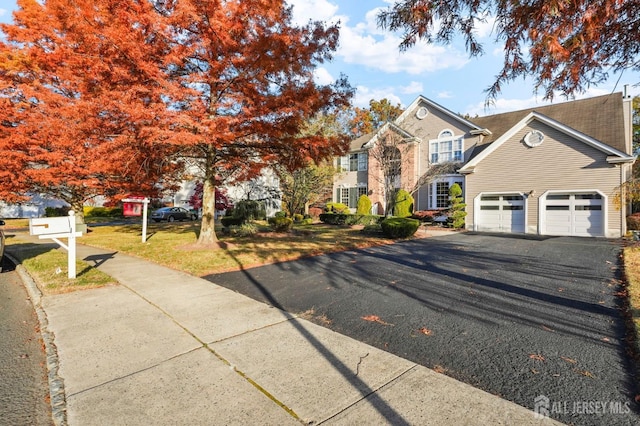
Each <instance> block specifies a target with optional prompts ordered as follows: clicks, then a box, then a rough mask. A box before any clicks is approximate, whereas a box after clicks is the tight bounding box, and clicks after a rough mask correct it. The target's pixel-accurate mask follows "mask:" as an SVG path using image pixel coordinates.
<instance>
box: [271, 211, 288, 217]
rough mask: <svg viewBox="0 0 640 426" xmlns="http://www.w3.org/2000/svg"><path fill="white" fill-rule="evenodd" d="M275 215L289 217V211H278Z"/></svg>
mask: <svg viewBox="0 0 640 426" xmlns="http://www.w3.org/2000/svg"><path fill="white" fill-rule="evenodd" d="M274 217H287V212H283V211H279V212H276V214H275V215H274Z"/></svg>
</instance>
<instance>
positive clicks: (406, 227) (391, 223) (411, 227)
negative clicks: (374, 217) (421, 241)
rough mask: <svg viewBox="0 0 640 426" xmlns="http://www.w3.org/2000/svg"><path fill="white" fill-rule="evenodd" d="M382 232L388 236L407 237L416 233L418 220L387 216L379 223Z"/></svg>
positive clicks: (418, 224)
mask: <svg viewBox="0 0 640 426" xmlns="http://www.w3.org/2000/svg"><path fill="white" fill-rule="evenodd" d="M380 226H381V227H382V232H384V235H386V236H387V237H389V238H409V237H410V236H412V235H413V234H415V233H416V231H417V230H418V227H419V226H420V221H419V220H416V219H410V218H406V217H389V218H387V219H385V220H383V221H382V223H380Z"/></svg>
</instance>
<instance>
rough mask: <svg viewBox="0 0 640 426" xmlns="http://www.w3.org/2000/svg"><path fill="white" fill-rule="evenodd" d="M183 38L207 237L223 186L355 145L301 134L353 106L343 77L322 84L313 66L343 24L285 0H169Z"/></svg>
mask: <svg viewBox="0 0 640 426" xmlns="http://www.w3.org/2000/svg"><path fill="white" fill-rule="evenodd" d="M165 14H166V15H167V16H168V17H169V19H170V21H171V28H172V29H173V37H172V38H173V40H174V41H175V43H176V46H175V50H174V57H175V58H177V59H178V60H177V61H176V62H174V63H172V69H171V70H172V73H173V76H174V77H175V78H176V79H177V80H178V81H180V82H181V83H182V85H183V87H185V88H187V89H191V90H190V91H188V90H185V92H184V94H183V97H181V98H179V99H174V102H175V105H176V106H179V108H180V113H181V125H182V129H183V131H184V132H183V134H182V137H181V139H180V144H181V145H182V146H183V147H185V148H186V151H185V155H188V156H189V157H190V158H191V159H195V161H196V163H197V165H198V166H199V167H200V170H201V171H202V176H200V178H201V179H202V181H203V183H204V187H203V206H202V209H203V214H202V226H201V230H200V235H199V238H198V243H201V244H209V243H216V241H217V237H216V234H215V230H214V213H215V196H214V194H215V187H216V186H218V185H220V184H222V183H223V182H229V181H232V180H234V179H247V178H251V177H253V176H256V175H257V174H258V173H259V172H260V170H261V169H262V168H263V167H266V166H269V165H273V164H276V163H278V164H284V165H286V166H287V167H290V168H295V167H298V166H302V165H304V164H305V162H306V161H308V160H309V159H314V160H320V159H323V158H329V157H331V156H334V155H336V154H338V153H342V152H344V151H345V149H346V148H347V146H346V145H347V141H346V139H345V137H343V136H333V137H326V136H324V135H322V134H316V135H304V136H301V134H300V129H301V128H302V127H303V126H304V125H305V123H306V121H307V120H308V118H310V117H312V116H314V115H315V114H317V113H319V112H323V111H326V110H328V109H330V108H339V107H344V106H346V105H348V103H349V100H350V98H351V96H352V93H353V90H352V89H351V87H350V86H349V85H348V83H347V82H346V79H344V78H341V79H339V80H338V81H337V82H336V83H335V84H333V85H328V86H319V85H317V84H316V83H315V82H314V76H313V72H314V69H315V67H316V66H317V65H318V64H319V63H321V62H322V61H325V60H328V59H330V58H331V53H332V52H333V51H334V50H335V49H336V47H337V43H338V35H339V32H338V28H337V27H336V26H325V25H324V24H322V23H319V22H314V23H309V24H308V25H306V26H304V27H296V26H294V25H292V23H291V9H290V8H289V7H287V6H286V4H285V2H284V1H281V0H242V1H240V0H234V1H222V0H211V1H206V2H202V1H197V0H181V1H179V2H167V5H166V10H165Z"/></svg>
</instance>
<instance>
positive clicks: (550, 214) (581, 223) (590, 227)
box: [544, 193, 604, 237]
mask: <svg viewBox="0 0 640 426" xmlns="http://www.w3.org/2000/svg"><path fill="white" fill-rule="evenodd" d="M544 202H545V204H546V205H545V211H544V213H545V217H544V220H545V232H544V234H546V235H569V236H571V235H574V236H583V237H589V236H602V235H604V212H603V201H602V196H601V195H600V194H597V193H583V194H570V193H568V194H550V195H548V196H547V198H546V200H544Z"/></svg>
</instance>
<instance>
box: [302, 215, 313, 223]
mask: <svg viewBox="0 0 640 426" xmlns="http://www.w3.org/2000/svg"><path fill="white" fill-rule="evenodd" d="M300 223H301V224H302V225H311V224H313V218H311V217H308V218H306V219H302V222H300Z"/></svg>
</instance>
